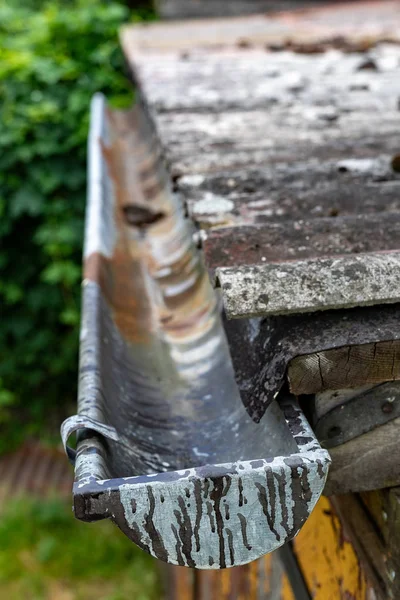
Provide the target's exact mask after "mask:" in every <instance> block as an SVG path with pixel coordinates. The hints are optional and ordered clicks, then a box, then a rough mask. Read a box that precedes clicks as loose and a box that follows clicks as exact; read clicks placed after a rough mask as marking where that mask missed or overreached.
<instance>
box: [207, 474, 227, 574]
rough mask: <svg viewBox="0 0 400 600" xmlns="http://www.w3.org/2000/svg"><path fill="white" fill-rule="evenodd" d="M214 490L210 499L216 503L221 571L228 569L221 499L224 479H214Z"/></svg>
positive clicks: (215, 512)
mask: <svg viewBox="0 0 400 600" xmlns="http://www.w3.org/2000/svg"><path fill="white" fill-rule="evenodd" d="M212 482H213V484H214V488H213V490H212V492H211V493H210V498H211V500H212V501H213V502H214V514H215V519H216V522H217V533H218V538H219V566H220V568H221V569H224V568H225V567H226V561H225V540H224V519H223V517H222V514H221V499H222V496H223V490H224V481H223V478H222V477H221V478H219V479H216V478H215V479H212Z"/></svg>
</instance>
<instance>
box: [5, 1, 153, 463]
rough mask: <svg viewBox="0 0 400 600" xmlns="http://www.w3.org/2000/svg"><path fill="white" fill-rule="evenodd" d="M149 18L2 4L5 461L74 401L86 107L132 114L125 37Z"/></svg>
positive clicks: (119, 8) (109, 8)
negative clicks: (97, 96)
mask: <svg viewBox="0 0 400 600" xmlns="http://www.w3.org/2000/svg"><path fill="white" fill-rule="evenodd" d="M143 16H144V17H148V16H149V13H148V11H147V12H146V10H145V11H144V12H142V13H139V14H134V15H133V17H132V15H130V13H129V10H128V8H127V7H126V6H125V5H124V4H120V3H118V2H116V1H107V2H103V1H101V0H51V1H49V2H46V1H44V2H43V1H42V2H39V1H38V0H20V1H19V2H18V1H16V0H6V1H5V2H2V3H0V48H1V50H0V310H1V321H0V431H1V435H0V451H2V450H3V449H4V448H5V447H9V446H10V444H11V443H12V442H13V441H15V442H17V441H19V439H20V437H21V436H23V435H26V434H29V433H37V432H38V431H39V430H41V428H42V426H43V422H44V421H46V419H47V415H48V414H49V412H50V410H49V409H56V411H57V410H59V409H60V407H64V410H66V409H65V405H66V403H67V402H68V400H72V399H75V394H76V378H77V376H76V369H77V347H78V324H79V304H80V285H79V282H80V277H81V267H80V264H81V248H82V234H83V218H84V208H85V187H86V182H85V178H86V137H87V131H88V121H89V104H90V99H91V97H92V95H93V94H94V92H96V91H102V92H104V93H105V94H106V95H107V96H108V98H109V99H110V100H111V101H112V103H113V104H116V105H119V106H125V105H127V104H129V103H130V101H131V91H130V87H129V84H128V82H127V80H126V78H125V76H124V74H123V58H122V53H121V51H120V49H119V44H118V39H117V31H118V27H119V26H120V24H121V23H122V22H124V21H126V20H128V19H132V18H133V19H136V20H138V19H141V18H142V17H143ZM53 414H54V410H53ZM58 414H59V415H62V414H63V410H62V409H61V410H60V411H59V413H58ZM16 419H18V420H19V423H20V425H19V426H18V427H16V426H15V423H16ZM21 423H25V425H24V426H21ZM13 438H15V439H14V440H13Z"/></svg>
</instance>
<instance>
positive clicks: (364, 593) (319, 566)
mask: <svg viewBox="0 0 400 600" xmlns="http://www.w3.org/2000/svg"><path fill="white" fill-rule="evenodd" d="M294 551H295V554H296V557H297V561H298V563H299V566H300V568H301V570H302V572H303V575H304V578H305V581H306V584H307V586H308V588H309V592H310V595H311V597H312V598H313V600H339V599H341V598H351V600H368V598H370V597H371V596H370V595H369V593H370V591H371V588H370V586H369V584H368V583H367V581H366V578H365V574H364V572H363V569H362V567H361V565H360V563H359V560H358V558H357V555H356V553H355V550H354V548H353V546H352V544H351V543H350V541H349V539H348V538H347V537H346V534H345V533H344V531H343V528H342V525H341V523H340V521H339V518H338V517H337V515H336V514H335V512H334V510H333V507H332V505H331V503H330V502H329V500H328V499H327V498H326V497H324V496H323V497H321V499H320V501H319V502H318V504H317V506H316V508H315V509H314V511H313V513H312V514H311V516H310V518H309V519H308V521H307V522H306V523H305V525H304V526H303V528H302V529H301V531H300V533H299V535H298V536H297V537H296V538H295V540H294ZM284 600H286V598H285V599H284Z"/></svg>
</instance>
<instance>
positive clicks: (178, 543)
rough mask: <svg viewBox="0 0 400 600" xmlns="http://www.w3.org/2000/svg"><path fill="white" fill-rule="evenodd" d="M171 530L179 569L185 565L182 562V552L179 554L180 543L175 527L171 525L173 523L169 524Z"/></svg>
mask: <svg viewBox="0 0 400 600" xmlns="http://www.w3.org/2000/svg"><path fill="white" fill-rule="evenodd" d="M171 530H172V533H173V534H174V537H175V540H176V544H175V550H176V556H177V558H178V563H179V564H180V565H181V567H183V566H185V564H186V563H185V561H184V560H183V556H182V552H181V547H182V543H181V541H180V539H179V536H178V531H177V529H176V527H175V525H173V523H171Z"/></svg>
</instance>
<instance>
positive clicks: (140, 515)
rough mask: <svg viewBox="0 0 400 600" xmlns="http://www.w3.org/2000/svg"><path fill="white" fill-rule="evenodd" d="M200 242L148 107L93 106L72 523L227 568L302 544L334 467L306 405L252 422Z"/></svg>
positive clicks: (185, 560) (175, 559) (186, 562)
mask: <svg viewBox="0 0 400 600" xmlns="http://www.w3.org/2000/svg"><path fill="white" fill-rule="evenodd" d="M193 233H194V231H193V226H192V224H191V222H190V221H189V220H188V219H187V218H186V216H185V214H184V209H183V205H182V203H181V202H180V199H179V197H178V196H177V195H176V194H175V193H174V192H173V191H172V187H171V182H170V177H169V174H168V171H167V169H166V167H165V164H164V158H163V153H162V149H161V148H160V144H159V141H158V137H157V135H156V132H155V130H154V126H153V123H152V121H151V118H150V117H149V115H148V112H147V110H146V107H145V106H144V105H143V104H141V103H140V102H139V103H137V104H136V105H135V106H134V107H133V109H132V110H130V111H127V112H121V111H109V110H108V109H106V107H105V100H104V98H103V97H102V96H101V95H96V96H95V97H94V99H93V102H92V117H91V130H90V136H89V190H88V207H87V223H86V234H85V269H84V282H83V311H82V326H81V344H80V381H79V400H78V415H76V416H74V417H71V418H69V419H67V420H66V421H65V422H64V424H63V426H62V437H63V441H64V445H65V447H66V450H67V453H68V455H69V457H70V459H71V460H72V462H73V463H74V464H75V484H74V489H73V494H74V510H75V515H76V517H77V518H79V519H82V520H85V521H94V520H98V519H102V518H110V519H111V520H113V521H114V522H115V523H116V524H117V525H118V527H120V529H122V531H123V532H124V533H125V534H126V535H127V536H128V537H129V538H130V539H131V540H132V541H133V542H135V543H136V544H137V545H138V546H140V547H141V548H142V549H144V550H146V551H147V552H149V553H150V554H152V555H153V556H155V557H156V558H159V559H161V560H163V561H165V562H168V563H171V564H175V565H182V566H189V567H195V568H204V569H207V568H212V569H219V568H225V567H231V566H237V565H241V564H245V563H248V562H250V561H252V560H255V559H257V558H259V557H260V556H262V555H264V554H266V553H268V552H272V551H273V550H275V549H276V548H278V547H279V546H281V545H282V544H284V543H285V542H287V541H288V540H290V539H291V538H293V537H294V536H295V535H296V534H297V533H298V531H299V530H300V528H301V526H302V525H303V524H304V522H305V521H306V519H307V517H308V516H309V514H310V512H311V511H312V509H313V507H314V505H315V503H316V502H317V500H318V498H319V496H320V494H321V492H322V490H323V487H324V484H325V481H326V477H327V472H328V467H329V463H330V459H329V454H328V452H327V451H326V450H323V449H321V447H320V446H319V444H318V441H317V440H316V438H315V436H314V434H313V432H312V430H311V428H310V426H309V425H308V423H307V421H306V419H305V417H304V415H303V414H302V412H301V410H300V409H299V407H298V405H297V403H296V402H295V401H294V400H291V399H284V400H283V401H282V402H281V403H280V406H279V405H278V404H277V402H276V401H273V402H272V403H271V405H270V406H269V408H268V409H267V411H266V413H265V415H264V416H263V418H262V419H261V421H260V422H259V423H256V422H255V421H253V420H252V419H251V417H250V416H249V414H248V413H247V411H246V409H245V407H244V405H243V403H242V401H241V398H240V394H239V391H238V387H237V385H236V382H235V376H234V372H233V367H232V361H231V357H230V351H229V346H228V342H227V338H226V335H225V331H224V327H223V324H222V319H221V314H220V313H221V309H220V302H219V298H218V295H217V292H216V291H215V290H213V288H212V286H211V283H210V280H209V278H208V274H207V271H206V269H205V267H204V264H203V260H202V256H201V253H200V251H199V250H198V248H197V247H196V244H195V241H194V239H195V238H194V235H193ZM243 351H244V352H246V348H245V345H244V347H243ZM74 432H77V433H78V443H77V451H76V454H75V452H74V451H73V450H72V449H71V448H70V447H69V446H68V445H67V444H68V439H69V437H70V436H71V434H72V433H74Z"/></svg>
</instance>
